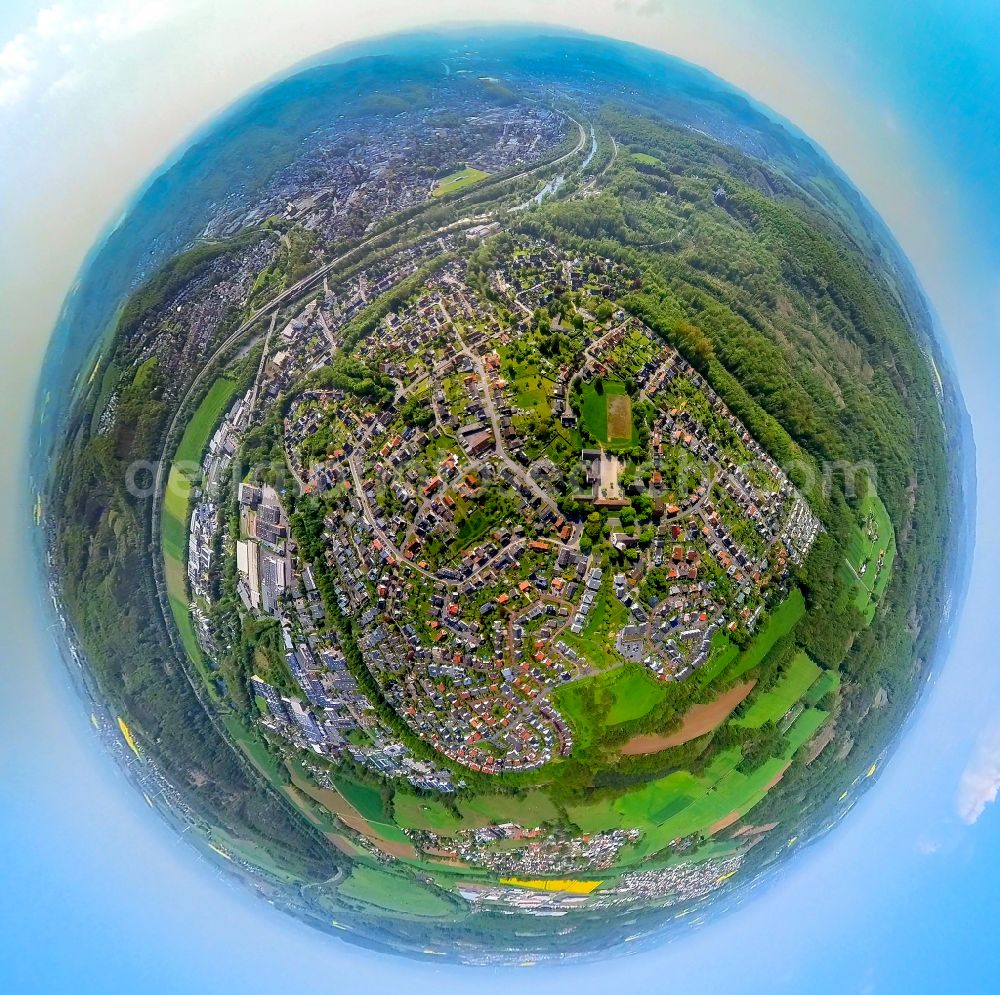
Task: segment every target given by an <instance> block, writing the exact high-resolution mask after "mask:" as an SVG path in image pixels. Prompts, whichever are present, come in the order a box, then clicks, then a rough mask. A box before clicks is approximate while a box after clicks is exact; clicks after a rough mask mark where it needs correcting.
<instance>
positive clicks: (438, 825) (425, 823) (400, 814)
mask: <svg viewBox="0 0 1000 995" xmlns="http://www.w3.org/2000/svg"><path fill="white" fill-rule="evenodd" d="M392 810H393V817H394V818H395V821H396V822H397V823H398V824H399V825H400V826H402V827H403V828H404V829H424V830H427V831H429V832H432V833H437V834H438V835H441V836H449V835H452V834H453V833H457V832H459V831H460V830H461V829H462V828H463V823H462V820H461V819H459V818H458V817H457V816H456V815H455V813H454V812H452V811H451V809H450V808H448V807H447V806H446V805H443V804H442V803H441V802H440V801H438V799H436V798H421V797H418V796H417V795H407V794H403V793H402V792H397V793H396V794H395V795H394V796H393V799H392Z"/></svg>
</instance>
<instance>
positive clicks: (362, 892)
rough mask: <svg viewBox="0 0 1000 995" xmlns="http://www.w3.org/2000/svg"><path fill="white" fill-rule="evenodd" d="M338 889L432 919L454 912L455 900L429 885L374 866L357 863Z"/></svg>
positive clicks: (346, 894) (383, 906)
mask: <svg viewBox="0 0 1000 995" xmlns="http://www.w3.org/2000/svg"><path fill="white" fill-rule="evenodd" d="M337 891H338V892H339V894H341V895H343V896H344V897H345V898H353V899H356V900H357V901H360V902H365V903H367V904H368V905H375V906H378V908H380V909H385V910H386V911H387V912H401V913H404V914H406V915H411V916H420V917H422V918H431V919H437V918H440V917H442V916H451V915H454V914H455V907H454V906H453V905H452V903H451V902H449V901H448V899H447V898H445V897H444V896H443V895H438V894H437V893H436V892H435V891H433V890H432V889H431V888H429V887H427V886H426V885H423V884H420V883H418V882H417V881H414V880H412V879H411V878H407V877H403V876H402V875H400V874H389V873H387V872H386V871H383V870H380V869H378V868H375V867H365V866H363V865H359V866H356V867H355V868H354V869H353V870H352V871H351V876H350V877H349V878H348V879H347V880H346V881H345V882H344V883H343V884H342V885H340V887H339V888H338V889H337Z"/></svg>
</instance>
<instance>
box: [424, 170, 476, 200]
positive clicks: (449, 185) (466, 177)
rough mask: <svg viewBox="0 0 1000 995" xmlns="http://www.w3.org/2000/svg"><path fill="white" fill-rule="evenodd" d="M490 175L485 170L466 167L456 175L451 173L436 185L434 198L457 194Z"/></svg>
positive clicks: (456, 172)
mask: <svg viewBox="0 0 1000 995" xmlns="http://www.w3.org/2000/svg"><path fill="white" fill-rule="evenodd" d="M489 175H490V174H489V173H487V172H486V171H485V170H482V169H476V168H475V167H474V166H466V167H465V168H464V169H458V170H456V171H455V172H454V173H449V174H448V175H447V176H443V177H441V179H440V180H438V181H437V183H435V184H434V192H433V196H435V197H445V196H447V195H448V194H450V193H455V192H456V191H457V190H464V189H465V188H466V187H471V186H472V184H473V183H479V182H480V181H481V180H485V179H486V177H487V176H489Z"/></svg>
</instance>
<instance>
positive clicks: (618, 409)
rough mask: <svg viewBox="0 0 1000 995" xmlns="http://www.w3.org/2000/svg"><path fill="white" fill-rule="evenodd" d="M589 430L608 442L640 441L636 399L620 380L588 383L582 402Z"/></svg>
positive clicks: (607, 443)
mask: <svg viewBox="0 0 1000 995" xmlns="http://www.w3.org/2000/svg"><path fill="white" fill-rule="evenodd" d="M580 407H581V411H580V414H581V417H582V418H583V424H584V425H585V426H586V427H587V430H588V431H589V432H590V434H591V435H593V436H594V438H595V439H597V440H598V442H602V443H604V444H605V445H611V446H617V445H632V444H633V443H634V442H635V441H636V432H635V425H634V424H633V421H632V399H631V398H630V397H629V396H628V391H626V389H625V384H623V383H622V382H621V381H620V380H601V381H600V389H598V381H597V380H596V379H595V380H592V381H591V382H590V383H588V384H584V387H583V397H582V400H581V402H580Z"/></svg>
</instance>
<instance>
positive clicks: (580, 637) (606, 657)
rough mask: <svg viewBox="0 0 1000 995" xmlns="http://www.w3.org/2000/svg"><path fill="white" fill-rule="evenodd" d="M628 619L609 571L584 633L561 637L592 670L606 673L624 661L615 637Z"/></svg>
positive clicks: (572, 633)
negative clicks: (605, 671) (617, 647)
mask: <svg viewBox="0 0 1000 995" xmlns="http://www.w3.org/2000/svg"><path fill="white" fill-rule="evenodd" d="M628 618H629V615H628V609H627V608H626V607H625V606H624V605H623V604H622V603H621V602H620V601H619V600H618V598H616V597H615V592H614V591H613V590H612V580H611V571H610V570H606V571H605V572H604V580H603V581H602V582H601V587H600V590H599V591H598V592H597V597H596V598H595V599H594V604H593V606H592V607H591V609H590V614H589V615H588V616H587V624H586V625H585V626H584V627H583V631H582V632H570V631H569V629H566V630H565V631H564V632H563V633H562V637H561V638H562V639H564V640H565V641H566V645H567V646H571V647H572V648H573V649H575V650H576V651H577V653H582V654H583V655H584V657H585V658H586V660H587V662H588V663H589V664H590V665H591V666H592V667H596V668H597V669H598V670H606V669H607V668H608V667H610V666H611V665H612V664H613V663H618V662H619V660H620V659H621V658H620V657H619V656H618V653H617V652H616V651H615V649H614V644H615V636H616V635H617V634H618V632H619V630H620V629H622V628H623V627H624V626H625V625H626V624H627V623H628Z"/></svg>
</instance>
